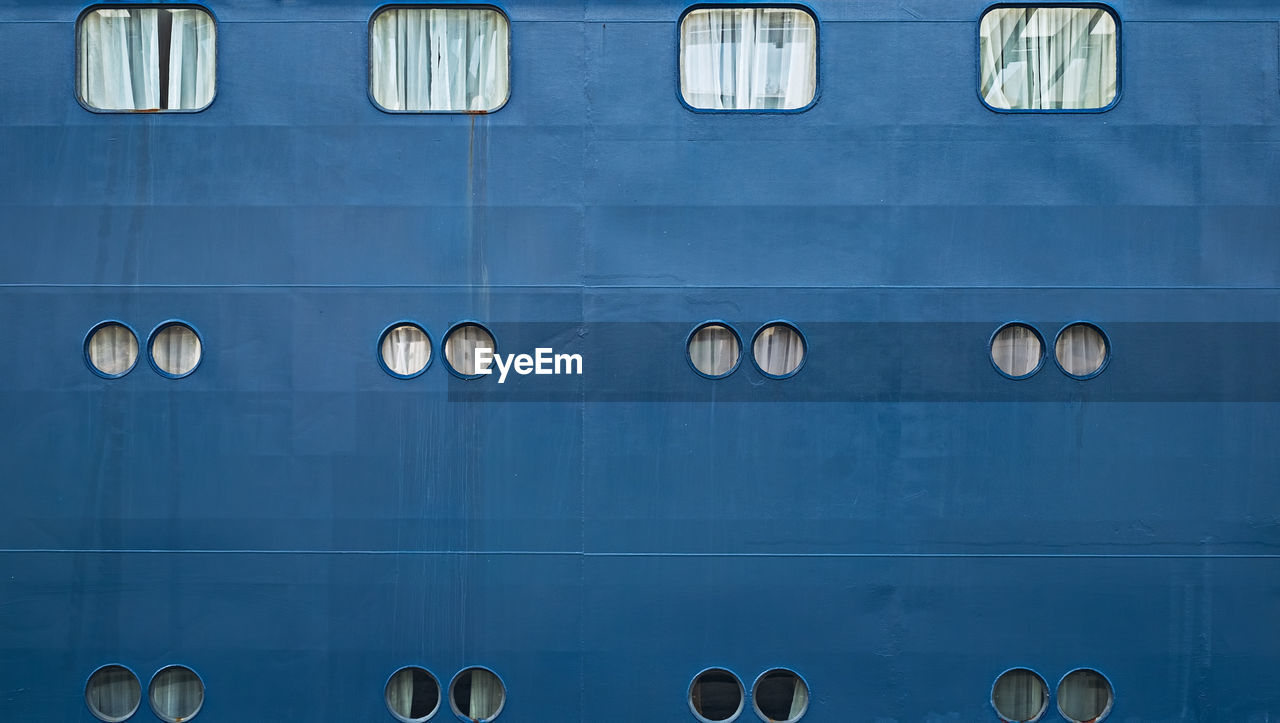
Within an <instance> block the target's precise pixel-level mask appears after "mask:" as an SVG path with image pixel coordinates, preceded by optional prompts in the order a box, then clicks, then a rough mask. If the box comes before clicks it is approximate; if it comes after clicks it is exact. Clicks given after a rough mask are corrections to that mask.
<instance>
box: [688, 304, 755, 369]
mask: <svg viewBox="0 0 1280 723" xmlns="http://www.w3.org/2000/svg"><path fill="white" fill-rule="evenodd" d="M708 326H723V327H724V328H726V329H728V330H729V332H730V333H731V334H733V338H734V340H736V341H737V342H738V358H737V359H735V360H734V361H733V366H731V367H729V371H727V372H725V373H724V374H707V373H706V372H704V371H702V370H701V369H699V368H698V365H697V364H694V363H693V354H691V353H690V352H689V346H690V345H691V344H693V337H695V336H697V334H698V332H700V331H702V330H703V329H705V328H707V327H708ZM743 352H744V349H743V347H742V334H740V333H738V329H737V328H736V327H735V326H734V325H733V324H730V323H729V322H727V321H725V320H723V319H707V320H706V321H704V322H702V323H701V324H698V325H697V326H695V327H693V330H692V331H690V332H689V334H688V335H687V336H685V339H684V358H685V361H687V362H689V366H690V368H692V369H693V371H694V373H695V374H697V375H698V376H700V377H702V378H703V379H724V378H725V377H728V376H729V375H730V374H733V373H734V372H736V371H738V367H740V366H742V357H743V356H745V354H744V353H743Z"/></svg>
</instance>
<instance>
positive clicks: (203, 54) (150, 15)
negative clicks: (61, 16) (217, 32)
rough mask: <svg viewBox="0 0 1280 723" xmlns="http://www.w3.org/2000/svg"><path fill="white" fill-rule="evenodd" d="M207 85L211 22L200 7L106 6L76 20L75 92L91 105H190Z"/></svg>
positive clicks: (207, 96)
mask: <svg viewBox="0 0 1280 723" xmlns="http://www.w3.org/2000/svg"><path fill="white" fill-rule="evenodd" d="M166 33H167V35H168V47H167V48H164V49H162V48H161V47H160V42H161V38H162V36H164V35H166ZM162 70H163V72H167V73H168V76H169V82H168V85H167V86H166V87H164V88H162V87H161V84H160V79H161V75H162ZM213 85H214V24H213V19H212V18H210V17H209V14H208V13H206V12H204V11H203V10H197V9H194V8H192V9H178V10H162V9H157V8H141V9H137V8H130V9H124V8H111V9H104V10H94V11H93V12H90V13H89V14H87V15H85V17H84V20H83V21H82V22H81V24H80V96H81V98H82V99H83V100H84V102H85V103H87V104H89V105H90V106H92V107H94V108H98V109H101V110H162V109H169V110H193V109H197V108H203V107H204V106H206V105H208V104H209V101H211V100H213Z"/></svg>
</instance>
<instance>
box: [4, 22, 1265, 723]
mask: <svg viewBox="0 0 1280 723" xmlns="http://www.w3.org/2000/svg"><path fill="white" fill-rule="evenodd" d="M210 7H211V9H212V11H213V12H214V13H215V15H216V16H217V18H218V20H219V23H220V24H219V27H218V33H219V34H218V87H217V98H216V100H215V101H214V103H213V105H212V106H211V107H210V108H209V109H208V110H207V111H205V112H202V113H198V114H189V115H110V114H108V115H102V114H93V113H89V112H86V111H85V110H84V109H82V108H81V107H80V106H79V105H78V104H77V103H76V101H75V98H74V93H75V90H74V78H75V75H74V63H75V58H74V43H75V31H74V22H75V19H76V17H77V15H78V14H79V12H80V11H81V10H82V8H83V6H81V5H78V4H74V3H68V2H51V3H40V4H38V5H37V4H34V3H26V2H18V1H17V0H5V2H3V3H0V67H3V68H5V72H4V73H2V74H0V100H2V101H3V102H0V148H3V149H4V150H3V153H4V166H3V168H4V172H3V173H0V184H2V185H0V204H3V218H4V224H3V227H4V235H3V239H2V240H0V284H2V285H0V338H3V339H4V340H5V345H6V351H5V352H4V353H0V380H3V381H2V382H0V412H2V414H0V459H3V460H4V464H3V467H2V469H3V472H2V474H3V478H4V485H3V490H4V504H3V505H2V506H0V548H3V549H2V551H0V691H2V692H0V718H2V719H3V720H5V721H36V720H39V721H55V720H57V721H89V720H92V718H91V716H90V714H89V713H88V712H87V710H86V709H85V706H84V703H83V699H82V694H83V686H84V681H85V678H86V677H87V676H88V674H89V673H90V672H91V671H92V670H93V669H94V668H96V667H97V666H99V665H101V664H105V663H121V664H125V665H128V666H130V667H132V668H133V669H134V670H135V671H137V672H138V673H139V675H140V676H141V677H142V678H143V682H144V685H145V682H146V680H147V679H148V678H149V677H150V675H151V674H152V673H153V672H154V671H155V670H157V669H159V668H160V667H162V666H163V665H166V664H169V663H183V664H187V665H190V666H191V667H193V668H194V669H195V670H197V671H198V672H199V673H200V674H201V675H202V676H203V678H204V680H205V683H206V685H207V688H208V694H207V699H206V703H205V707H204V710H203V711H202V712H201V713H200V719H201V720H208V721H224V720H243V721H301V720H308V721H387V720H391V719H390V717H389V715H388V714H387V713H386V710H385V707H384V704H383V702H382V688H383V684H384V683H385V681H386V679H387V677H388V676H389V675H390V674H391V673H392V671H394V670H395V669H396V668H398V667H400V666H402V665H407V664H419V665H423V666H425V667H427V668H428V669H430V670H431V671H433V672H434V673H435V674H436V675H437V676H438V677H440V678H441V679H442V680H446V681H447V680H448V678H450V677H451V676H452V675H453V674H454V673H455V672H457V671H458V670H459V669H461V668H463V667H465V666H467V665H472V664H480V665H486V666H489V667H491V668H493V669H494V670H495V671H497V672H498V673H499V674H500V675H501V676H502V677H503V679H504V681H505V682H506V685H507V689H508V695H509V700H508V703H507V707H506V709H505V710H504V712H503V713H502V715H501V718H500V720H510V721H526V722H529V721H539V722H542V721H546V722H550V721H583V722H584V723H586V722H590V723H602V722H604V721H616V722H619V723H627V722H632V721H634V722H639V721H645V722H646V723H648V722H651V721H659V720H663V721H681V720H693V718H692V716H691V715H690V713H689V710H688V707H687V704H686V702H685V695H686V690H687V686H688V684H689V681H690V679H691V678H692V677H693V675H694V674H695V673H697V671H699V670H701V669H702V668H704V667H707V666H724V667H727V668H729V669H731V670H733V671H735V672H736V673H738V674H739V675H740V676H741V677H742V678H743V679H744V681H746V682H747V684H748V686H749V685H750V682H751V681H752V680H753V679H754V678H755V676H757V675H759V674H760V673H761V672H763V671H764V670H766V669H768V668H771V667H774V666H787V667H791V668H793V669H795V670H796V671H798V672H799V673H801V674H802V675H803V676H805V678H806V679H807V680H808V682H809V685H810V687H811V690H812V695H813V702H812V705H811V707H810V710H809V713H808V715H807V716H806V717H805V720H806V721H808V722H812V723H826V722H832V723H835V722H839V723H843V722H846V721H878V722H886V721H899V722H906V721H931V722H939V721H964V722H969V721H994V720H995V713H994V712H993V711H992V709H991V707H990V704H989V702H988V696H989V692H990V688H991V684H992V682H993V680H994V679H995V677H996V676H997V675H998V674H999V673H1000V672H1001V671H1002V670H1004V669H1006V668H1009V667H1014V666H1028V667H1031V668H1033V669H1035V670H1037V671H1039V672H1040V673H1041V674H1042V675H1043V676H1044V677H1045V678H1046V679H1048V680H1049V682H1050V685H1051V686H1052V685H1054V684H1055V683H1056V681H1057V680H1058V679H1059V678H1060V677H1061V676H1062V675H1063V674H1065V673H1066V672H1067V671H1068V670H1071V669H1073V668H1076V667H1080V666H1088V667H1095V668H1097V669H1098V670H1101V671H1103V672H1104V673H1106V674H1107V675H1108V676H1109V677H1110V680H1111V681H1112V683H1113V685H1114V686H1115V690H1116V703H1115V709H1114V711H1113V713H1112V715H1111V717H1110V719H1111V720H1114V721H1125V722H1137V721H1142V722H1144V723H1153V722H1156V721H1201V722H1209V721H1225V722H1230V723H1241V722H1254V721H1265V720H1271V719H1272V718H1275V717H1277V716H1280V682H1277V679H1276V676H1275V671H1276V669H1277V664H1278V663H1280V557H1278V556H1277V545H1280V486H1277V484H1276V482H1277V480H1280V451H1278V449H1280V447H1278V446H1277V444H1276V441H1277V435H1278V433H1280V371H1277V364H1276V361H1275V360H1276V358H1277V357H1278V356H1280V292H1278V288H1280V285H1278V282H1280V242H1278V241H1280V213H1278V211H1277V200H1278V199H1280V126H1278V125H1277V119H1278V118H1280V87H1278V83H1277V65H1278V58H1277V38H1278V28H1280V23H1278V21H1280V8H1277V7H1276V5H1275V3H1273V2H1262V1H1261V0H1254V1H1237V2H1224V3H1212V4H1210V3H1193V2H1176V1H1174V0H1144V1H1138V0H1134V1H1131V2H1117V3H1116V4H1115V5H1114V7H1115V9H1116V11H1117V13H1118V15H1119V17H1120V18H1121V22H1122V33H1123V44H1124V47H1123V71H1122V72H1123V97H1122V98H1121V99H1120V102H1119V104H1118V105H1117V107H1116V108H1115V109H1114V110H1112V111H1110V112H1107V113H1103V114H1097V115H1052V114H1045V115H1008V114H998V113H993V112H991V111H989V110H987V109H985V108H984V107H983V106H982V104H981V103H980V102H979V100H978V97H977V95H976V90H975V87H974V85H975V82H976V80H975V70H974V69H975V65H976V29H975V25H976V20H977V17H978V15H979V14H980V12H981V10H982V7H983V6H982V5H981V4H980V3H974V2H951V1H944V0H919V1H918V2H905V3H900V2H866V3H837V2H815V3H814V4H813V8H814V10H815V13H816V15H817V17H818V18H819V21H820V34H821V90H820V97H819V99H818V101H817V103H816V104H815V105H814V107H813V108H812V109H811V110H810V111H808V112H805V113H801V114H790V115H767V114H742V115H723V114H721V115H710V114H698V113H692V112H690V111H688V110H686V109H685V108H683V107H682V106H681V104H680V103H679V102H678V100H677V90H676V50H677V49H676V43H677V38H676V26H675V19H676V18H677V17H679V15H680V13H681V12H682V11H683V9H684V7H685V6H683V5H679V4H675V3H671V2H653V3H644V4H643V5H642V6H636V5H633V4H631V3H623V2H594V1H588V2H585V3H584V2H577V3H569V2H542V3H537V4H535V5H533V6H531V7H522V6H520V5H512V6H510V7H506V8H505V9H506V10H507V12H508V13H509V15H510V17H511V20H512V31H511V33H512V35H511V47H512V64H511V69H512V95H511V101H510V102H509V103H508V105H507V106H506V107H505V108H504V109H502V110H501V111H499V112H498V113H496V114H494V115H491V116H480V117H476V116H439V115H435V116H412V115H390V114H384V113H381V112H379V111H377V110H376V109H374V107H373V106H372V105H371V104H370V102H369V101H368V99H367V96H366V84H367V70H366V68H367V52H368V51H367V37H366V36H367V30H366V27H367V25H366V24H367V21H368V19H369V17H370V15H371V14H372V11H373V9H374V8H375V7H376V6H375V5H374V4H372V3H365V4H360V3H352V2H327V3H320V2H297V3H277V2H266V1H265V0H235V1H234V2H226V3H216V4H213V5H211V6H210ZM174 317H177V318H181V319H185V320H188V321H189V322H191V323H193V324H194V325H196V326H197V327H198V328H199V329H200V331H201V333H202V334H203V336H204V340H205V344H206V347H205V359H204V362H203V364H202V365H201V367H200V368H199V369H198V370H197V371H196V373H195V374H193V375H192V376H191V377H189V378H186V379H182V380H177V381H175V380H169V379H163V378H161V377H160V376H158V375H157V374H155V373H153V372H152V371H151V370H150V369H148V368H147V367H146V365H145V364H140V366H139V367H138V368H137V369H135V370H134V371H133V372H132V373H130V374H129V375H128V376H126V377H124V378H123V379H119V380H104V379H100V378H98V377H97V376H94V375H93V374H92V373H90V372H89V371H88V369H87V368H86V367H85V364H84V362H83V360H82V353H81V349H82V343H83V338H84V334H85V333H86V332H87V331H88V330H89V329H90V328H91V327H92V326H93V325H94V324H95V323H97V322H98V321H100V320H103V319H107V318H118V319H121V320H123V321H125V322H128V323H129V324H131V325H133V326H134V327H135V328H136V329H139V330H140V331H142V332H143V333H144V334H145V333H146V331H148V330H150V329H151V328H152V327H153V326H154V325H155V324H157V323H158V322H160V321H162V320H165V319H169V318H174ZM778 317H785V318H788V319H791V320H793V321H795V323H796V324H797V325H798V326H799V327H800V328H801V329H802V330H803V331H804V332H805V333H806V335H807V338H808V343H809V359H808V361H807V363H806V365H805V367H804V369H803V370H802V371H801V372H800V373H799V374H798V375H797V376H795V377H794V378H792V379H789V380H785V381H772V380H766V379H765V378H764V377H762V376H761V375H760V374H759V373H758V372H757V371H755V370H754V369H753V368H751V366H750V365H749V364H744V366H743V367H742V368H741V369H739V370H738V371H737V372H735V373H734V375H733V376H731V377H729V378H728V379H725V380H721V381H708V380H705V379H702V378H700V377H698V376H697V375H695V374H694V373H693V372H692V371H691V370H690V369H689V367H688V364H687V362H686V361H685V358H684V350H683V344H684V340H685V337H686V335H687V334H688V332H689V331H690V330H691V329H692V328H693V327H694V326H695V325H696V324H697V323H699V322H701V321H703V320H705V319H711V318H723V319H726V320H728V321H730V322H732V323H733V324H734V325H735V326H736V327H737V328H738V330H739V332H740V333H742V334H743V335H744V337H746V338H749V335H750V334H751V333H752V332H753V331H754V330H755V329H756V328H757V327H758V326H759V325H760V324H761V323H763V322H764V321H766V320H769V319H773V318H778ZM402 318H412V319H416V320H418V321H420V322H421V323H422V324H423V325H424V326H425V327H426V329H427V330H428V331H429V332H430V333H431V335H432V338H433V340H434V341H435V342H436V343H437V344H438V343H439V341H440V338H441V335H442V334H443V332H444V330H445V329H446V328H447V326H448V325H449V324H450V323H452V322H454V321H457V320H460V319H464V318H473V319H478V320H480V321H483V322H485V323H488V324H490V325H491V327H492V328H493V329H494V331H495V333H496V335H497V337H498V343H499V347H500V351H507V352H518V351H527V350H530V349H532V348H533V347H534V346H538V345H551V346H554V347H556V348H557V351H578V352H580V353H582V354H583V355H584V357H585V367H586V370H585V371H586V374H585V375H584V376H583V377H581V378H576V377H527V378H517V379H509V380H508V382H507V383H506V384H503V385H498V384H497V383H496V382H497V380H496V379H494V378H487V379H484V380H481V381H477V382H467V381H462V380H459V379H455V378H453V377H452V376H450V375H449V374H448V373H447V372H446V371H445V369H444V367H443V365H442V364H441V363H439V362H438V361H437V362H436V363H434V364H433V365H432V367H431V368H430V369H429V370H428V371H427V373H425V374H424V375H422V376H420V377H418V378H416V379H413V380H408V381H401V380H396V379H393V378H391V377H389V376H388V375H386V374H385V373H384V372H383V371H381V369H380V368H379V366H378V364H377V363H376V361H375V358H374V353H373V350H374V345H375V343H376V341H377V338H378V334H379V332H380V331H381V330H382V329H383V328H385V326H386V325H387V324H388V323H390V322H392V321H395V320H397V319H402ZM1012 319H1023V320H1027V321H1029V322H1030V323H1033V324H1035V325H1036V326H1037V327H1038V328H1039V329H1040V330H1041V331H1042V333H1044V334H1045V335H1046V337H1047V338H1049V339H1052V336H1053V334H1054V333H1056V331H1057V330H1058V329H1059V328H1060V327H1061V326H1063V325H1064V324H1066V323H1068V322H1070V321H1072V320H1075V319H1089V320H1092V321H1094V322H1096V323H1098V324H1099V325H1101V327H1102V328H1103V329H1105V330H1106V331H1107V332H1108V334H1109V335H1110V338H1111V341H1112V344H1113V347H1114V356H1113V358H1112V360H1111V363H1110V365H1109V367H1108V368H1107V370H1106V371H1105V372H1104V373H1103V374H1102V375H1101V376H1100V377H1098V378H1097V379H1094V380H1090V381H1085V382H1080V381H1074V380H1071V379H1068V378H1067V377H1065V376H1064V375H1063V374H1061V373H1060V372H1059V371H1058V370H1057V369H1056V368H1055V367H1054V366H1053V364H1052V362H1051V361H1050V362H1049V363H1047V364H1046V366H1045V368H1044V369H1042V370H1041V371H1040V373H1039V374H1037V375H1036V376H1034V377H1032V378H1031V379H1029V380H1026V381H1017V382H1015V381H1010V380H1007V379H1004V378H1002V377H1001V376H1000V375H998V374H997V373H996V372H995V371H994V370H993V369H992V367H991V365H990V362H989V360H988V357H987V350H986V345H987V341H988V338H989V337H990V334H991V333H992V332H993V331H994V330H995V329H996V328H997V327H998V326H999V325H1000V324H1001V323H1003V322H1005V321H1008V320H1012ZM437 351H438V348H437ZM743 716H744V717H743V719H742V720H750V719H751V718H752V713H751V712H750V710H749V709H748V710H747V711H746V712H744V714H743ZM447 717H448V716H447V711H446V712H445V713H441V714H440V716H439V719H445V718H447ZM1055 717H1056V712H1052V711H1051V713H1050V715H1048V716H1046V720H1050V719H1054V718H1055ZM136 719H137V720H151V719H153V718H152V715H151V713H150V712H149V711H147V710H146V704H145V702H144V704H143V710H141V711H140V712H139V713H138V717H137V718H136Z"/></svg>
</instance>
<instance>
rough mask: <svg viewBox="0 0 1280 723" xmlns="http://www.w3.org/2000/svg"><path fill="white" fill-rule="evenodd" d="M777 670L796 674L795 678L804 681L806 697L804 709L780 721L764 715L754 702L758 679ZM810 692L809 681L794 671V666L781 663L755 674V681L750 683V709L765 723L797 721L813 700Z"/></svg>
mask: <svg viewBox="0 0 1280 723" xmlns="http://www.w3.org/2000/svg"><path fill="white" fill-rule="evenodd" d="M778 672H782V673H790V674H792V675H794V676H796V678H797V679H798V680H799V681H800V682H801V683H804V689H805V693H806V699H805V702H804V709H803V710H801V711H800V715H798V716H796V717H794V718H787V719H786V720H782V721H775V720H774V719H772V718H769V717H768V716H766V715H765V714H764V712H763V711H761V710H760V706H759V705H758V704H757V703H756V688H758V687H759V686H760V681H762V680H764V677H765V676H766V675H768V674H770V673H778ZM812 693H813V688H811V687H809V681H808V680H806V679H805V677H804V676H803V675H800V673H799V672H798V671H796V670H795V669H794V668H788V667H786V666H781V665H780V666H774V667H772V668H769V669H768V670H766V671H764V672H763V673H761V674H760V675H757V676H756V679H755V681H754V682H752V683H751V709H752V710H753V711H755V714H756V715H757V716H759V717H760V719H761V720H763V721H765V723H795V722H796V721H798V720H800V719H801V718H803V717H805V714H807V713H808V712H809V704H810V703H812V702H813V697H812Z"/></svg>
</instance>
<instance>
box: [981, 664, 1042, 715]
mask: <svg viewBox="0 0 1280 723" xmlns="http://www.w3.org/2000/svg"><path fill="white" fill-rule="evenodd" d="M991 705H992V707H994V708H995V709H996V715H998V716H1000V719H1001V720H1004V721H1010V722H1011V723H1029V722H1030V721H1038V720H1040V717H1041V716H1043V715H1044V712H1045V710H1046V709H1047V708H1048V707H1049V684H1048V683H1046V682H1044V678H1041V677H1040V676H1039V674H1037V673H1036V672H1035V671H1034V670H1028V669H1026V668H1014V669H1013V670H1006V671H1005V672H1004V673H1001V674H1000V677H999V678H996V683H995V685H994V686H992V687H991Z"/></svg>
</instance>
